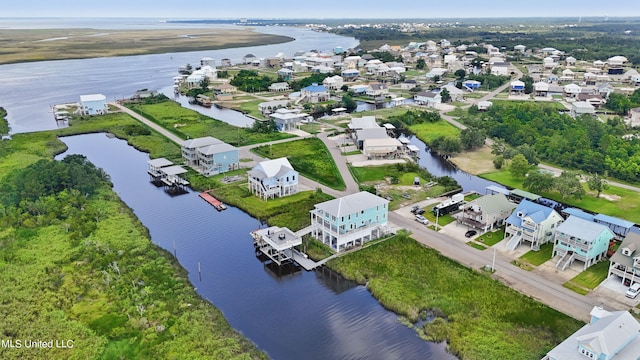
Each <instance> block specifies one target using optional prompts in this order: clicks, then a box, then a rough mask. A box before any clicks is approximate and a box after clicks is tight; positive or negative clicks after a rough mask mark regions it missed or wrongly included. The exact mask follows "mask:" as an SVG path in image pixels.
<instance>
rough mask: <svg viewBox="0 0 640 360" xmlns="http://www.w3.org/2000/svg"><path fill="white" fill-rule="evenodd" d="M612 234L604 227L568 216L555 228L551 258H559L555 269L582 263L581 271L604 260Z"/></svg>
mask: <svg viewBox="0 0 640 360" xmlns="http://www.w3.org/2000/svg"><path fill="white" fill-rule="evenodd" d="M614 236H615V235H614V234H613V232H612V231H611V230H610V229H609V228H608V227H607V226H605V225H602V224H598V223H595V222H592V221H589V220H585V219H582V218H579V217H577V216H573V215H571V216H569V218H567V220H565V221H564V222H563V223H562V224H560V225H559V226H558V227H557V228H556V235H555V243H554V246H553V257H556V256H557V257H559V258H560V259H559V260H558V262H557V264H556V267H557V268H559V269H560V270H564V269H566V268H567V267H569V266H571V264H572V263H573V262H574V261H575V260H578V261H582V262H583V263H584V267H583V270H586V269H587V268H588V267H589V266H591V265H593V264H595V263H597V262H598V261H600V260H602V259H604V257H605V256H606V254H607V249H608V248H609V242H610V241H611V239H613V238H614Z"/></svg>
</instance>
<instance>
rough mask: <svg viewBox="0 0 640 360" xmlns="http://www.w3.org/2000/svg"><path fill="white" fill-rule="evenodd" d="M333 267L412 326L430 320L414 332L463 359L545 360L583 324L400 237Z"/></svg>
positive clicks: (332, 263)
mask: <svg viewBox="0 0 640 360" xmlns="http://www.w3.org/2000/svg"><path fill="white" fill-rule="evenodd" d="M328 266H329V267H330V268H332V269H335V270H337V271H338V272H340V273H341V274H342V275H343V276H345V277H346V278H348V279H352V280H355V281H357V282H359V283H361V284H367V288H368V289H369V290H370V291H371V293H372V294H373V296H374V297H375V298H376V299H378V300H379V301H380V302H381V303H382V304H383V305H384V306H385V307H386V308H388V309H390V310H392V311H394V312H396V313H397V314H399V315H402V316H405V317H407V318H408V319H410V320H411V322H415V321H417V320H418V318H420V317H421V316H426V315H427V314H429V315H431V316H433V320H432V321H430V322H425V325H423V326H418V327H417V328H416V331H417V332H418V334H419V335H420V336H422V337H423V338H425V339H427V340H430V341H436V342H440V341H447V344H448V346H449V349H450V350H451V352H452V353H454V354H455V355H456V356H458V357H459V358H460V359H519V360H526V359H540V358H541V357H542V356H543V355H544V354H545V353H546V352H547V351H549V350H550V349H551V348H552V347H553V346H555V345H556V344H558V343H560V342H561V341H563V340H564V339H565V338H566V337H568V336H569V335H570V334H572V333H573V332H574V331H576V330H577V329H578V328H580V327H581V326H582V325H583V323H581V322H579V321H577V320H575V319H572V318H570V317H569V316H566V315H564V314H562V313H560V312H558V311H556V310H553V309H551V308H549V307H547V306H545V305H543V304H540V303H538V302H536V301H535V300H533V299H532V298H530V297H528V296H525V295H522V294H520V293H518V292H516V291H515V290H512V289H510V288H508V287H506V286H504V285H503V284H502V283H500V282H499V281H496V280H494V279H492V278H491V277H489V276H487V275H485V274H482V273H479V272H477V271H475V270H472V269H469V268H466V267H463V266H461V265H460V264H459V263H457V262H455V261H452V260H450V259H447V258H445V257H443V256H441V255H440V254H439V253H438V252H437V251H434V250H432V249H429V248H426V247H424V246H422V245H420V244H418V243H417V242H416V241H415V240H413V239H412V238H410V237H408V236H407V235H406V234H403V233H401V234H399V235H398V236H396V237H394V238H391V239H389V240H387V241H384V242H382V243H379V244H376V245H373V246H370V247H368V248H365V249H362V250H360V251H357V252H355V253H351V254H347V255H345V256H342V257H339V258H336V259H333V260H331V261H329V262H328Z"/></svg>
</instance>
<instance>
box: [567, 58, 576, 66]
mask: <svg viewBox="0 0 640 360" xmlns="http://www.w3.org/2000/svg"><path fill="white" fill-rule="evenodd" d="M564 62H565V64H566V65H567V66H569V67H571V66H576V58H574V57H573V56H568V57H567V58H566V59H564Z"/></svg>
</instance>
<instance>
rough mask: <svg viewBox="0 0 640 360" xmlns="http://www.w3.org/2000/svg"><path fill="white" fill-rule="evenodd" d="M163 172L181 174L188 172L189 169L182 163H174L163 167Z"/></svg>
mask: <svg viewBox="0 0 640 360" xmlns="http://www.w3.org/2000/svg"><path fill="white" fill-rule="evenodd" d="M162 172H163V173H165V174H167V175H179V174H184V173H186V172H187V170H186V169H185V168H183V167H182V166H180V165H173V166H167V167H164V168H162Z"/></svg>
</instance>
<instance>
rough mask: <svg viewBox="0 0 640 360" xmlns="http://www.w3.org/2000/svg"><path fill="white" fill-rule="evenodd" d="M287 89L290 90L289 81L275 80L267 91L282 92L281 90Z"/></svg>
mask: <svg viewBox="0 0 640 360" xmlns="http://www.w3.org/2000/svg"><path fill="white" fill-rule="evenodd" d="M289 90H290V87H289V83H287V82H276V83H273V84H271V85H269V91H273V92H283V91H289Z"/></svg>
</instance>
